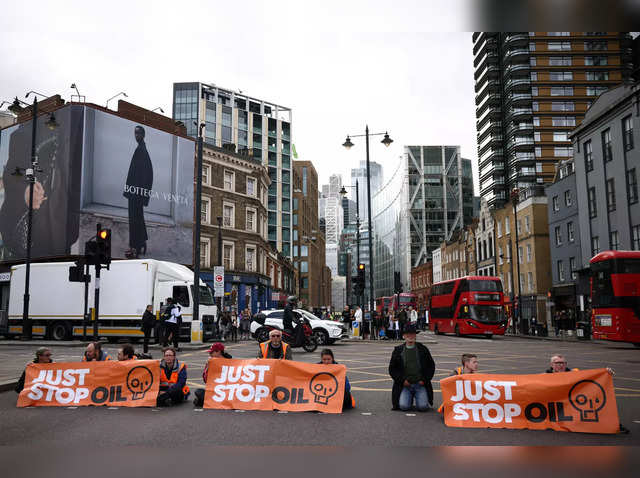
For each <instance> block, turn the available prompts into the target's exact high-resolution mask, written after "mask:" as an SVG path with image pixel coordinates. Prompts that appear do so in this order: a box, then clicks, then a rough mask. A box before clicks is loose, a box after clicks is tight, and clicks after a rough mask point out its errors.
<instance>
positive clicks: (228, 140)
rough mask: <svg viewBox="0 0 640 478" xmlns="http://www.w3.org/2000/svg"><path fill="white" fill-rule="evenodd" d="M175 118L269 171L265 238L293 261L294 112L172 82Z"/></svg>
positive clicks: (233, 93)
mask: <svg viewBox="0 0 640 478" xmlns="http://www.w3.org/2000/svg"><path fill="white" fill-rule="evenodd" d="M173 118H174V120H177V121H181V122H182V123H183V124H184V125H185V127H186V128H187V133H188V134H189V135H190V136H192V137H194V138H195V137H196V136H197V135H198V131H197V127H196V125H199V124H201V123H204V124H205V128H204V131H203V134H204V142H205V143H206V144H209V145H213V146H218V147H223V146H225V147H229V146H231V145H234V146H232V147H235V149H236V151H237V152H239V153H241V154H246V155H248V156H250V157H251V158H253V160H255V161H257V162H259V163H261V164H263V165H265V166H266V167H267V168H268V172H269V176H270V177H271V185H270V186H269V191H268V201H267V211H268V224H267V228H268V235H267V237H268V240H269V242H270V243H271V245H272V246H273V247H274V248H275V249H276V250H277V251H279V252H282V254H284V255H285V256H288V257H291V253H292V246H291V237H292V233H291V196H292V190H291V167H292V165H291V109H290V108H287V107H284V106H279V105H276V104H274V103H271V102H267V101H264V100H260V99H257V98H252V97H250V96H247V95H245V94H242V93H240V92H237V91H234V90H231V89H225V88H220V87H218V86H216V85H213V84H206V83H199V82H191V83H174V85H173ZM194 122H195V124H194Z"/></svg>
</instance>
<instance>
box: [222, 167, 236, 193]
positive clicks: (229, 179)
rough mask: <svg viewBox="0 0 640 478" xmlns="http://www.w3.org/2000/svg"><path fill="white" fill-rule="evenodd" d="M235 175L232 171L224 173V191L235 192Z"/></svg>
mask: <svg viewBox="0 0 640 478" xmlns="http://www.w3.org/2000/svg"><path fill="white" fill-rule="evenodd" d="M234 183H235V173H234V172H233V171H225V172H224V189H225V191H235V188H234V185H235V184H234Z"/></svg>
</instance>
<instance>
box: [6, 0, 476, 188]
mask: <svg viewBox="0 0 640 478" xmlns="http://www.w3.org/2000/svg"><path fill="white" fill-rule="evenodd" d="M308 3H311V2H304V1H280V0H271V1H269V2H262V1H244V2H241V1H238V2H235V3H233V2H228V1H225V2H221V1H217V0H214V1H190V0H184V1H181V2H163V1H158V2H153V3H151V2H138V1H133V0H131V1H128V2H123V1H120V0H116V1H112V2H108V3H107V2H104V3H101V4H100V7H99V8H97V9H96V8H94V7H93V5H98V4H96V3H95V2H78V1H64V0H61V1H58V2H44V1H31V2H28V4H27V3H22V2H11V3H9V4H7V5H4V6H3V14H2V16H1V17H0V58H2V61H1V62H0V75H1V76H0V78H1V81H0V101H2V100H11V99H12V98H13V97H15V96H18V97H19V98H21V99H24V95H25V93H26V92H27V91H29V90H35V91H37V92H40V93H43V94H45V95H53V94H56V93H59V94H61V95H62V97H63V98H65V99H67V100H69V99H70V96H71V95H72V94H75V91H74V90H71V88H70V85H71V83H75V84H76V85H77V87H78V89H79V90H80V93H81V94H82V95H85V96H86V100H87V101H88V102H92V103H97V104H104V103H105V102H106V100H107V99H108V98H109V97H111V96H113V95H115V94H116V93H118V92H120V91H125V92H126V93H127V95H128V101H131V102H132V103H135V104H138V105H140V106H142V107H146V108H149V109H153V108H155V107H157V106H160V107H162V108H163V109H164V110H165V113H166V114H167V115H170V114H171V95H172V85H173V83H174V82H181V81H202V82H208V83H215V84H216V85H219V86H221V87H225V88H230V89H236V90H242V91H243V92H244V93H245V94H248V95H250V96H253V97H257V98H260V99H264V100H266V101H270V102H274V103H277V104H280V105H284V106H287V107H290V108H291V109H292V110H293V122H292V135H293V142H294V144H295V145H296V149H297V152H298V155H299V159H304V160H310V161H312V162H313V163H314V165H315V167H316V169H317V171H318V175H319V182H320V184H323V183H326V182H328V178H329V176H330V175H331V174H334V173H338V174H342V175H343V179H344V180H345V182H347V183H350V169H351V168H352V167H357V166H358V163H359V161H360V160H363V159H364V158H365V147H364V139H363V138H353V142H354V143H355V147H354V148H352V149H351V150H348V151H347V150H346V149H345V148H343V147H342V146H341V145H342V143H343V142H344V140H345V137H346V135H347V134H351V135H357V134H363V133H364V129H365V125H367V124H368V125H369V127H370V130H371V132H372V133H381V132H385V131H388V132H389V135H390V137H391V138H392V139H393V140H394V143H393V144H392V146H391V147H389V148H385V147H384V146H383V145H382V144H380V142H379V141H380V140H381V139H382V137H373V138H372V139H371V150H370V155H371V160H372V161H377V162H379V163H381V164H382V165H383V168H384V171H385V175H390V174H391V173H392V172H393V171H394V170H395V168H396V167H397V165H398V161H400V159H399V158H400V156H401V155H402V152H403V146H404V145H441V144H446V145H460V146H461V153H462V156H463V157H465V158H469V159H471V160H472V163H473V167H474V183H475V187H476V191H477V164H476V163H477V151H476V131H475V104H474V90H473V88H474V83H473V55H472V42H471V33H468V32H464V30H465V27H467V26H468V25H467V23H468V22H467V20H466V17H467V16H468V14H467V13H466V12H465V10H464V9H463V8H462V7H460V5H462V4H463V3H464V2H463V1H462V0H449V1H447V2H441V1H431V2H422V1H413V0H411V1H398V2H396V3H394V4H393V7H392V8H391V6H392V3H391V2H389V1H388V0H387V1H380V0H370V1H362V0H351V1H349V2H337V1H331V0H328V1H325V2H321V3H322V4H321V5H308ZM314 3H318V2H314ZM465 22H467V23H465ZM110 106H111V107H116V101H113V102H112V103H110ZM387 177H388V176H387Z"/></svg>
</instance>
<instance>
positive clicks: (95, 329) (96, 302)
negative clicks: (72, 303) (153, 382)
mask: <svg viewBox="0 0 640 478" xmlns="http://www.w3.org/2000/svg"><path fill="white" fill-rule="evenodd" d="M101 268H102V266H101V265H100V263H99V262H98V263H96V286H95V289H94V304H93V308H94V311H95V315H94V320H93V340H94V341H96V342H97V341H98V318H99V317H100V316H99V311H100V269H101Z"/></svg>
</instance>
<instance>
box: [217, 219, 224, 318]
mask: <svg viewBox="0 0 640 478" xmlns="http://www.w3.org/2000/svg"><path fill="white" fill-rule="evenodd" d="M216 220H217V221H218V265H219V266H220V267H222V216H218V217H217V218H216ZM223 294H224V292H223ZM223 297H224V295H223V296H222V297H218V314H220V313H221V312H222V300H223Z"/></svg>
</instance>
